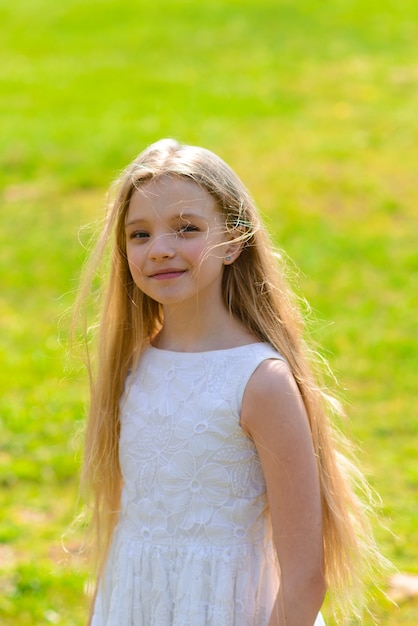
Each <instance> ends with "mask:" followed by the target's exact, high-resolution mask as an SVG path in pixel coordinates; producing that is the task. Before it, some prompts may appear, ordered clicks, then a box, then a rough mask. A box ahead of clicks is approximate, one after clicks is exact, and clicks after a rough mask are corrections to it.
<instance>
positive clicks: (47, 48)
mask: <svg viewBox="0 0 418 626" xmlns="http://www.w3.org/2000/svg"><path fill="white" fill-rule="evenodd" d="M0 20H1V23H2V27H3V28H2V42H1V47H2V52H3V58H4V59H5V62H4V63H2V65H1V67H0V89H1V93H2V97H1V99H0V116H1V123H2V131H1V133H0V186H1V198H0V199H1V232H0V262H1V267H2V277H1V281H2V282H1V290H0V313H1V318H2V322H3V332H2V334H1V338H0V358H1V362H0V390H1V396H0V469H1V471H0V477H1V478H0V480H1V495H0V498H1V499H0V590H1V591H0V622H1V623H2V624H5V626H9V625H11V624H13V625H15V626H20V625H22V626H23V624H28V623H35V624H47V623H59V624H65V625H67V624H68V625H70V626H71V625H74V626H79V625H81V624H83V623H85V601H84V586H85V583H86V570H85V567H84V565H83V562H82V561H81V560H80V559H79V558H78V557H75V558H73V559H67V558H66V554H65V552H64V551H63V550H62V548H61V536H62V535H63V534H64V533H66V531H68V528H69V525H70V522H71V520H72V519H73V517H74V515H75V513H76V511H77V499H78V494H77V483H78V471H79V464H80V447H79V446H78V445H77V443H76V442H75V441H74V439H75V436H76V433H77V430H78V429H79V426H80V424H81V421H82V419H83V415H84V403H85V398H86V385H85V380H84V376H83V374H82V372H81V373H79V372H74V371H72V369H71V367H70V368H69V367H68V361H67V359H66V338H67V336H68V316H66V311H67V310H68V308H69V307H70V306H71V303H72V301H73V298H74V290H75V288H76V284H77V277H78V274H79V271H80V267H81V263H82V261H83V258H84V249H83V247H82V246H81V245H80V244H79V242H78V230H79V228H80V226H81V225H83V224H85V223H87V222H91V221H92V220H94V219H96V218H97V217H98V215H99V214H100V210H101V208H102V206H103V204H104V195H105V191H106V188H107V186H108V184H109V182H110V181H111V179H112V178H114V176H115V175H116V174H117V172H118V171H119V170H120V169H121V168H122V167H124V166H125V165H126V164H127V163H128V162H129V161H130V159H131V158H132V157H133V156H134V155H135V154H136V153H137V152H139V151H140V150H141V149H142V148H143V147H145V145H147V143H149V142H150V141H153V140H155V139H157V138H159V137H162V136H167V135H169V136H175V137H177V138H179V139H182V140H184V141H186V142H194V143H198V144H201V145H205V146H206V147H209V148H211V149H213V150H215V151H216V152H218V153H219V154H220V155H221V156H223V157H224V158H225V159H226V160H227V161H228V162H229V163H230V164H231V165H232V166H233V167H234V169H236V171H237V172H238V173H239V174H240V175H241V176H242V178H243V179H244V181H245V182H246V183H247V184H248V186H249V188H250V190H251V191H252V193H253V195H254V196H255V198H256V200H257V203H258V205H259V206H260V208H261V210H262V212H263V214H264V215H265V217H266V220H267V222H268V224H269V227H270V229H271V231H272V233H273V236H274V239H275V241H276V242H277V244H278V245H279V246H283V248H284V249H285V250H286V252H287V253H288V254H289V256H290V258H291V259H293V260H294V262H295V263H296V265H297V266H298V267H300V269H301V274H300V275H299V276H298V289H300V291H301V292H302V293H303V294H304V295H305V296H306V297H307V299H308V300H309V302H310V304H311V305H312V307H313V311H314V315H313V317H314V321H313V322H312V327H313V336H314V339H315V340H316V341H318V343H319V344H321V345H323V347H324V352H325V356H326V357H327V358H328V360H329V362H330V364H331V366H332V368H333V369H334V370H335V372H336V374H337V377H338V379H339V380H340V381H341V386H342V387H341V389H340V394H341V395H342V396H343V397H344V398H345V399H346V401H347V408H348V413H349V417H350V432H351V433H352V436H353V438H354V439H355V441H356V442H357V443H358V444H359V445H360V448H361V452H360V458H361V461H362V464H363V466H364V467H365V470H366V472H367V475H368V477H369V479H370V481H371V483H372V485H373V486H374V487H375V488H376V489H377V490H378V492H379V493H380V494H381V497H382V502H383V504H382V517H383V520H382V524H384V525H387V526H388V527H389V528H390V531H391V532H388V531H387V530H385V529H384V528H383V527H382V525H380V524H379V525H376V534H377V536H378V538H379V541H380V542H381V544H382V547H383V550H384V552H385V554H386V555H387V556H388V557H389V558H390V559H391V560H392V561H394V563H395V564H396V566H397V567H398V568H399V569H400V570H401V571H406V572H411V573H415V574H418V569H417V563H418V516H417V506H416V503H417V489H418V475H417V469H416V467H417V464H416V457H417V448H418V436H417V432H418V418H417V412H416V408H415V404H416V379H417V372H418V348H417V322H416V311H417V305H418V296H417V291H418V290H417V285H418V280H417V277H418V253H417V241H418V220H417V206H418V192H417V185H416V145H417V140H418V122H417V115H416V111H417V110H418V89H417V82H418V66H417V62H416V59H417V51H418V50H417V47H418V46H417V41H418V37H417V35H418V32H417V30H418V27H417V24H418V5H417V4H416V3H415V2H414V1H413V0H404V2H402V3H399V2H395V1H394V0H383V1H381V2H379V3H377V2H374V1H373V2H367V3H365V2H360V1H359V0H337V1H336V2H333V3H331V4H329V3H328V4H327V5H324V4H323V3H320V2H317V1H313V2H312V1H310V0H301V1H300V2H297V3H296V2H291V1H290V0H289V1H287V2H286V1H282V0H260V1H259V2H257V3H254V2H252V1H250V0H244V1H242V0H240V1H239V2H238V0H214V1H212V2H208V1H206V2H200V3H198V2H195V1H194V0H180V1H174V0H173V1H170V0H165V1H160V2H154V3H151V2H144V1H142V0H141V1H133V0H132V1H129V0H122V1H121V2H116V0H101V1H100V2H99V1H97V0H90V1H89V2H81V1H76V0H64V1H63V2H60V3H52V4H51V3H50V2H46V0H16V1H15V2H13V3H3V4H2V5H1V6H0ZM78 543H79V536H78V535H77V534H76V535H75V536H72V535H71V534H70V536H69V538H68V539H67V545H68V547H69V549H70V551H75V550H76V548H77V545H78ZM377 605H378V607H377V613H378V616H379V617H380V619H381V624H383V625H385V626H386V625H387V626H389V625H390V626H397V625H402V626H413V625H415V624H416V623H417V621H418V601H417V599H415V600H409V601H405V602H403V603H401V605H400V607H399V609H395V608H394V607H392V606H391V605H390V604H389V603H387V602H386V601H385V600H384V599H383V598H382V596H377ZM366 626H367V624H366Z"/></svg>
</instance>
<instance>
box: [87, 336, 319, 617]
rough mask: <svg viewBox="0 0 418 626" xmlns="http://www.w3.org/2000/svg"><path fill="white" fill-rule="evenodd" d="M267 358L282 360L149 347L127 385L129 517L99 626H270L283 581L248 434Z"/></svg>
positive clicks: (98, 605) (110, 564)
mask: <svg viewBox="0 0 418 626" xmlns="http://www.w3.org/2000/svg"><path fill="white" fill-rule="evenodd" d="M266 359H282V357H281V356H280V355H279V354H278V353H277V352H276V351H274V350H273V348H271V347H270V346H269V345H267V344H263V343H256V344H251V345H246V346H241V347H237V348H231V349H227V350H215V351H210V352H200V353H189V352H187V353H184V352H170V351H166V350H159V349H157V348H153V347H150V348H148V349H147V351H146V352H145V353H144V354H143V356H142V358H141V360H140V364H139V367H138V369H137V371H136V372H135V373H134V374H133V375H130V376H129V377H128V380H127V383H126V388H125V393H124V397H123V398H122V403H121V435H120V446H119V455H120V464H121V469H122V475H123V481H124V484H123V490H122V502H121V511H120V517H119V522H118V525H117V527H116V529H115V532H114V536H113V539H112V544H111V548H110V552H109V555H108V558H107V562H106V566H105V569H104V572H103V575H102V577H101V580H100V583H99V588H98V594H97V598H96V602H95V607H94V613H93V618H92V626H267V625H268V621H269V618H270V614H271V611H272V607H273V604H274V601H275V597H276V595H277V591H278V586H279V581H278V575H277V567H276V561H275V552H274V548H273V544H272V541H271V536H270V533H269V520H268V518H267V517H266V516H265V515H262V512H263V510H264V508H265V505H266V487H265V483H264V478H263V472H262V469H261V464H260V461H259V458H258V455H257V452H256V449H255V446H254V444H253V442H252V440H251V439H250V438H249V437H247V436H246V435H245V434H244V432H243V430H242V429H241V427H240V412H241V404H242V398H243V394H244V390H245V387H246V384H247V382H248V380H249V378H250V377H251V375H252V374H253V372H254V371H255V369H256V368H257V367H258V365H260V363H261V362H262V361H264V360H266ZM301 601H303V599H301ZM321 624H324V622H323V620H322V617H321V615H318V618H317V620H316V622H315V626H320V625H321Z"/></svg>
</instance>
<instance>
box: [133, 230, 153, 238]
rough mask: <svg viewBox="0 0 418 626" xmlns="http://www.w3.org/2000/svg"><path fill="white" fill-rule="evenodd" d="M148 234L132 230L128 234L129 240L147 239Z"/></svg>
mask: <svg viewBox="0 0 418 626" xmlns="http://www.w3.org/2000/svg"><path fill="white" fill-rule="evenodd" d="M148 237H149V233H147V232H146V231H144V230H134V231H133V232H132V233H130V234H129V239H148Z"/></svg>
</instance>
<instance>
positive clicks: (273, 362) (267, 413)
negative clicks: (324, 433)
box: [241, 358, 307, 434]
mask: <svg viewBox="0 0 418 626" xmlns="http://www.w3.org/2000/svg"><path fill="white" fill-rule="evenodd" d="M299 420H301V421H303V422H305V423H306V424H307V416H306V410H305V406H304V403H303V399H302V396H301V394H300V391H299V388H298V385H297V383H296V381H295V379H294V376H293V374H292V372H291V370H290V367H289V366H288V364H287V363H286V362H285V361H282V360H279V359H273V358H271V359H267V360H265V361H262V363H260V365H259V366H258V367H257V368H256V370H255V371H254V373H253V374H252V376H251V378H250V379H249V381H248V384H247V386H246V388H245V392H244V397H243V404H242V412H241V425H242V427H243V429H244V430H245V431H246V432H247V433H248V434H252V433H253V432H254V430H258V429H260V428H261V429H264V428H267V429H268V428H269V425H273V426H274V427H277V426H281V427H284V426H285V424H286V423H287V422H289V421H291V423H292V424H294V423H295V422H298V421H299Z"/></svg>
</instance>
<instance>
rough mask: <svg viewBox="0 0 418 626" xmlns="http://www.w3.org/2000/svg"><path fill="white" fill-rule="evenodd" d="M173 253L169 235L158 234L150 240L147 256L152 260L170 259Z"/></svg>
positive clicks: (172, 243) (172, 244) (173, 249)
mask: <svg viewBox="0 0 418 626" xmlns="http://www.w3.org/2000/svg"><path fill="white" fill-rule="evenodd" d="M174 255H175V248H174V242H173V241H172V237H171V236H170V235H167V234H164V235H158V236H157V237H155V238H154V239H153V241H151V243H150V246H149V249H148V256H149V258H150V259H152V260H153V261H159V260H163V259H171V258H173V256H174Z"/></svg>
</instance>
